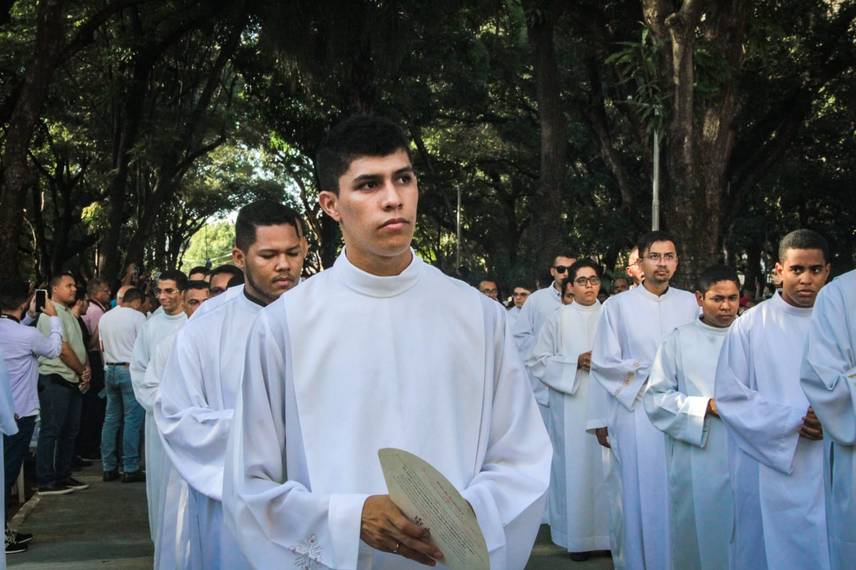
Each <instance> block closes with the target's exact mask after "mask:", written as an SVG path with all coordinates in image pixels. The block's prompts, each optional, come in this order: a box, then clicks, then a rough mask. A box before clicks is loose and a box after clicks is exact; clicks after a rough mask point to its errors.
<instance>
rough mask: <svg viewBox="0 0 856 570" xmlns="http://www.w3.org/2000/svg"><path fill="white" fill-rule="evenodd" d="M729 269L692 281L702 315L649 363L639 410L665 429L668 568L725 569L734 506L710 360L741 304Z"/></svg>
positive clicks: (737, 285)
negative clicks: (669, 564)
mask: <svg viewBox="0 0 856 570" xmlns="http://www.w3.org/2000/svg"><path fill="white" fill-rule="evenodd" d="M739 291H740V281H739V280H738V278H737V273H736V272H735V271H734V269H732V268H730V267H726V266H723V265H714V266H712V267H709V268H707V269H705V270H704V271H702V273H701V275H700V276H699V279H698V285H697V286H696V292H695V296H696V300H697V301H698V304H699V306H700V307H701V309H702V315H701V318H700V319H696V320H694V321H693V322H691V323H688V324H686V325H683V326H680V327H678V328H676V329H675V330H674V331H672V333H671V334H670V335H669V336H667V337H666V340H664V341H663V344H661V345H660V349H659V350H658V351H657V358H656V359H655V360H654V366H653V367H652V368H651V379H650V380H649V381H648V390H647V391H646V393H645V400H644V402H645V411H646V412H647V413H648V417H649V418H650V419H651V422H652V423H653V424H654V425H655V426H656V427H657V428H658V429H660V430H662V431H663V432H664V433H665V434H666V462H667V463H666V470H667V472H668V476H669V504H670V505H671V511H670V518H669V522H670V525H671V538H672V540H671V546H672V565H673V566H672V567H673V568H681V569H682V570H683V569H686V570H715V569H718V568H728V545H729V541H730V539H731V531H732V527H733V524H732V523H733V520H734V518H733V508H734V507H733V505H734V502H733V501H732V498H731V486H730V484H729V475H728V445H727V434H726V432H725V426H724V425H723V424H722V422H721V421H720V420H719V414H718V413H717V409H716V402H715V400H714V398H713V388H714V379H715V376H716V363H717V361H718V360H719V352H720V349H721V348H722V343H723V341H724V340H725V335H726V334H728V328H729V327H730V326H731V323H733V322H734V319H736V318H737V310H738V308H739V307H740V303H739V299H740V293H739Z"/></svg>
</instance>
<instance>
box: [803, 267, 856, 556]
mask: <svg viewBox="0 0 856 570" xmlns="http://www.w3.org/2000/svg"><path fill="white" fill-rule="evenodd" d="M801 376H802V382H801V383H802V388H803V391H804V392H805V394H806V396H808V400H809V402H811V406H812V408H813V409H814V412H815V414H817V417H818V419H819V420H820V422H821V424H822V425H823V432H824V443H825V449H824V452H825V453H824V460H823V468H824V474H823V479H824V487H825V495H826V520H827V524H828V527H829V528H828V532H829V554H830V559H831V560H830V562H831V564H832V568H833V569H834V570H848V569H849V568H852V567H853V565H854V563H856V449H854V446H856V271H850V272H848V273H845V274H844V275H841V276H840V277H838V278H837V279H835V280H834V281H833V282H832V283H830V284H829V285H827V286H826V287H824V288H823V289H822V290H821V291H820V294H819V295H818V297H817V302H816V303H815V305H814V311H813V312H812V317H811V326H810V328H809V333H808V341H807V342H806V349H805V356H804V358H803V362H802V373H801Z"/></svg>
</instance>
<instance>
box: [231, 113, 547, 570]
mask: <svg viewBox="0 0 856 570" xmlns="http://www.w3.org/2000/svg"><path fill="white" fill-rule="evenodd" d="M315 164H316V167H317V169H318V179H319V182H320V190H321V193H320V195H319V201H320V203H321V206H322V208H323V209H324V211H325V212H326V213H327V214H328V215H329V216H330V217H331V218H333V219H334V220H336V221H337V222H338V223H339V226H340V228H341V229H342V232H343V235H344V240H345V250H344V252H343V253H342V254H340V256H339V258H338V260H337V261H336V263H335V265H334V266H333V267H332V268H331V269H329V270H327V271H324V272H322V273H320V274H318V275H315V276H314V277H312V278H311V279H309V280H307V282H306V283H304V284H302V285H301V286H300V287H297V288H296V289H294V290H293V291H291V292H289V293H288V294H287V295H283V296H282V297H280V299H279V300H278V301H277V302H276V303H272V304H271V305H270V306H268V307H266V308H265V309H264V310H262V311H261V313H260V314H259V317H258V318H257V319H256V322H255V324H254V325H253V328H252V331H251V333H250V338H249V341H248V345H247V353H246V354H247V357H246V367H245V373H244V378H243V382H242V386H241V388H242V392H241V397H240V398H239V399H238V408H237V409H236V411H235V421H234V423H233V424H232V436H231V438H230V441H229V455H228V459H227V461H226V465H227V473H226V478H225V490H224V494H223V499H224V505H225V507H226V509H227V513H228V516H229V521H230V526H231V527H232V528H233V529H235V532H236V533H237V537H238V540H239V542H240V544H241V547H242V548H243V551H244V554H245V555H246V556H247V557H248V558H249V559H250V562H251V564H252V565H253V566H254V567H257V568H294V567H297V568H315V567H327V568H337V569H355V568H373V569H377V570H382V569H388V568H396V569H397V568H417V567H420V566H419V565H418V564H417V563H422V564H429V565H433V564H435V563H436V561H438V560H442V558H443V554H442V553H441V552H439V550H438V548H437V546H436V545H435V544H434V543H433V542H432V541H431V539H430V536H429V532H428V530H427V529H425V528H422V527H420V526H418V525H417V524H416V523H415V522H414V521H412V520H410V519H408V518H407V517H406V516H405V515H404V514H403V513H402V512H401V511H400V510H399V508H398V507H397V506H396V505H395V504H394V503H393V502H392V500H391V499H390V497H389V496H388V495H387V487H386V484H385V482H384V478H383V475H382V473H381V469H380V465H379V463H378V455H377V454H378V450H379V449H380V448H383V447H395V448H401V449H404V450H407V451H410V452H412V453H415V454H417V455H419V456H420V457H421V458H422V459H424V460H426V461H427V462H429V463H430V464H432V465H433V466H434V467H435V468H437V469H438V470H439V471H440V472H441V473H443V475H445V476H446V477H447V478H448V479H449V480H450V481H451V483H452V484H453V485H455V486H456V488H457V489H458V490H460V491H461V493H462V494H463V497H464V498H465V499H466V500H467V501H468V502H469V504H470V506H471V507H472V509H473V512H474V514H475V516H476V518H477V519H478V523H479V525H480V527H481V530H482V533H483V534H484V537H485V541H486V544H487V548H488V552H489V554H490V564H491V568H493V569H494V570H510V569H515V570H516V569H520V568H523V566H524V565H525V563H526V560H527V559H528V557H529V552H530V550H531V548H532V544H533V542H534V539H535V534H536V532H537V530H538V526H539V523H540V520H541V514H542V512H543V508H544V495H545V493H546V490H547V484H548V481H549V466H550V456H551V449H550V443H549V440H548V439H547V435H546V433H545V429H544V426H543V425H542V420H541V418H540V417H539V416H538V412H537V408H536V406H535V402H534V401H533V399H532V396H531V392H530V390H529V387H528V386H527V384H526V379H525V376H524V373H523V367H522V364H521V362H520V360H519V358H518V355H517V351H516V348H515V346H514V343H513V341H512V339H511V338H510V336H509V335H508V334H507V329H506V323H505V311H504V310H503V309H502V307H501V306H500V305H499V304H497V303H495V302H494V301H492V300H490V299H488V298H486V297H485V296H484V295H482V294H480V293H479V292H478V291H476V290H475V289H474V288H472V287H470V286H469V285H467V284H465V283H463V282H460V281H457V280H454V279H451V278H449V277H447V276H445V275H443V274H442V273H441V272H439V271H438V270H436V269H434V268H433V267H430V266H428V265H427V264H425V263H424V262H422V261H421V260H419V259H418V258H417V257H416V256H415V255H414V253H413V251H412V250H411V249H410V243H411V239H412V236H413V231H414V225H415V223H416V205H417V201H418V190H417V184H416V176H415V173H414V171H413V167H412V165H411V161H410V155H409V151H408V143H407V139H406V137H405V136H404V134H403V132H402V131H401V129H400V128H399V127H398V126H396V125H394V124H393V123H391V122H390V121H388V120H386V119H382V118H379V117H371V116H356V117H352V118H350V119H347V120H345V121H343V122H342V123H340V124H338V125H337V126H335V127H334V128H333V129H332V130H331V131H330V132H329V133H328V134H327V137H326V138H325V140H324V142H323V143H322V145H321V149H320V150H319V152H318V157H317V159H316V163H315Z"/></svg>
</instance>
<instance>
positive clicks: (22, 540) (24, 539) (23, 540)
mask: <svg viewBox="0 0 856 570" xmlns="http://www.w3.org/2000/svg"><path fill="white" fill-rule="evenodd" d="M12 532H13V533H15V542H17V543H18V544H29V543H30V542H32V541H33V535H32V534H30V533H29V532H16V531H12Z"/></svg>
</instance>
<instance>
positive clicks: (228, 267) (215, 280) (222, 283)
mask: <svg viewBox="0 0 856 570" xmlns="http://www.w3.org/2000/svg"><path fill="white" fill-rule="evenodd" d="M209 277H210V279H209V280H208V287H209V289H210V290H211V296H212V297H216V296H217V295H219V294H221V293H225V292H226V289H228V288H229V287H234V286H235V285H241V284H242V283H243V282H244V272H243V271H241V268H240V267H238V266H237V265H232V264H231V263H224V264H223V265H218V266H217V267H215V268H214V269H213V270H212V271H211V275H210V276H209ZM233 282H234V285H233V284H232V283H233Z"/></svg>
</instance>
